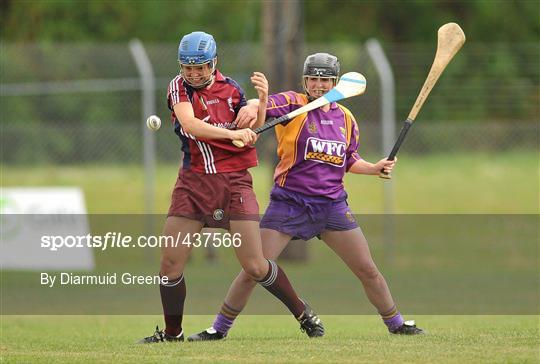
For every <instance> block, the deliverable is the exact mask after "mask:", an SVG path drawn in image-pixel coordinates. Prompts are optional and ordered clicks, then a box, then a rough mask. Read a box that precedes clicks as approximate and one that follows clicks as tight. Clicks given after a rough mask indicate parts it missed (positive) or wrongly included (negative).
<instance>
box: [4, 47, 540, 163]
mask: <svg viewBox="0 0 540 364" xmlns="http://www.w3.org/2000/svg"><path fill="white" fill-rule="evenodd" d="M513 46H514V47H517V48H516V49H518V50H519V52H515V57H518V58H516V59H514V60H511V61H513V62H507V63H504V64H502V65H501V66H499V67H493V68H489V67H486V71H485V72H484V73H482V74H480V75H478V74H476V73H473V72H472V71H469V69H471V68H473V67H472V65H474V66H475V67H476V68H475V69H478V65H484V64H485V65H488V64H491V63H493V62H495V63H497V62H499V59H500V58H501V57H503V56H506V54H507V53H506V52H504V49H503V48H501V47H502V46H497V45H486V44H467V45H466V46H465V47H464V49H463V51H462V52H463V55H462V54H460V55H458V56H457V57H456V59H455V60H454V62H455V64H450V66H449V67H448V70H447V71H446V72H445V74H444V75H443V76H442V78H441V80H440V81H439V84H437V86H436V87H435V89H434V91H433V92H432V95H431V96H430V100H428V102H427V103H426V106H424V109H423V110H422V112H421V114H420V116H419V117H418V122H419V123H421V126H417V127H415V128H414V130H413V131H412V133H413V134H414V136H413V137H410V138H409V139H408V140H407V141H406V144H405V146H404V148H403V152H405V153H407V152H409V153H422V154H425V153H436V152H446V151H472V150H484V151H500V150H507V149H514V148H525V149H535V150H537V149H538V145H539V139H540V138H539V134H540V128H539V121H540V111H539V108H540V107H539V106H538V105H539V104H540V82H539V79H540V67H539V64H540V60H539V58H538V57H539V56H538V54H539V47H538V45H537V44H521V45H513ZM144 47H145V49H146V52H147V54H148V56H149V59H150V61H151V64H152V67H153V70H154V74H155V78H156V90H155V100H156V106H157V109H156V112H157V114H158V115H159V116H161V118H162V120H163V124H164V127H163V128H162V129H161V130H160V131H158V133H157V134H156V148H157V160H158V161H159V162H164V163H169V162H174V163H177V162H178V160H179V158H180V148H179V142H178V139H177V137H176V136H175V135H174V133H173V132H172V129H171V128H168V127H167V126H168V125H169V123H168V121H169V120H170V116H169V115H170V113H169V111H168V110H167V107H166V91H167V86H168V83H169V80H170V79H171V78H173V77H174V75H175V74H176V73H177V67H178V66H177V61H176V59H177V56H176V50H177V45H176V44H169V43H167V44H145V45H144ZM384 49H385V53H386V56H387V58H388V59H389V61H390V64H391V66H392V69H393V73H394V76H395V82H396V115H397V118H398V122H399V121H400V119H402V118H405V117H406V115H407V113H408V111H409V110H408V108H410V106H412V103H413V102H414V99H415V98H416V95H417V93H418V91H419V90H420V87H421V86H422V83H423V81H424V78H425V76H426V75H427V72H428V70H429V65H430V63H431V61H432V59H433V55H434V46H433V45H426V44H407V45H403V44H401V45H384ZM316 51H326V52H331V53H334V54H336V55H338V56H339V57H340V59H341V64H342V71H343V72H346V71H359V72H362V73H363V74H364V75H365V76H366V78H367V79H368V91H367V92H366V94H365V95H363V96H362V97H356V98H354V99H351V100H347V101H346V102H344V105H345V106H347V107H349V108H350V109H351V111H352V112H353V113H354V114H355V116H356V117H357V119H358V121H359V125H360V130H361V147H360V153H361V154H376V155H381V154H382V153H383V150H382V149H383V148H382V142H381V86H380V81H379V77H378V75H377V72H376V69H375V67H374V64H373V61H372V60H371V58H370V56H369V54H368V52H367V51H366V49H365V47H364V46H362V45H360V44H332V45H330V44H307V45H306V46H305V49H304V54H309V53H312V52H316ZM219 56H220V58H219V68H220V69H221V70H222V72H223V73H225V74H226V75H228V76H230V77H232V78H234V79H235V80H237V81H238V82H239V83H240V85H241V86H242V87H243V88H244V89H245V91H246V94H247V96H248V97H255V91H254V90H253V88H252V87H251V86H250V84H249V75H250V74H251V72H252V71H254V70H262V69H263V64H264V57H265V54H264V51H263V49H262V47H261V46H260V45H259V44H252V43H238V44H220V46H219ZM508 65H517V66H519V67H521V69H522V70H524V71H523V72H521V73H520V74H519V75H520V76H504V75H505V72H504V71H505V68H504V67H510V66H508ZM0 66H1V68H0V72H1V89H0V110H1V111H0V123H1V126H0V127H1V133H0V143H1V144H2V155H1V161H2V163H4V164H24V165H29V164H39V163H51V164H84V163H117V162H122V163H140V162H141V161H142V158H143V152H142V149H143V148H142V145H143V141H142V136H143V129H142V128H143V122H142V120H144V119H145V118H146V115H142V112H141V102H142V101H141V89H142V84H141V80H140V79H139V76H138V72H137V67H136V65H135V62H134V60H133V58H132V56H131V54H130V50H129V45H128V44H122V43H117V44H65V43H61V44H59V43H50V44H49V43H47V44H6V43H2V45H1V52H0ZM301 67H302V65H300V64H299V65H298V75H299V83H298V86H300V75H301ZM503 76H504V77H503ZM271 81H272V80H270V82H271ZM465 81H466V82H465ZM276 91H281V90H275V89H272V86H271V92H276ZM396 129H397V130H399V125H398V126H397V128H396ZM272 143H273V137H272V136H271V135H268V136H265V137H264V138H263V139H262V142H261V143H260V146H259V155H260V158H261V159H262V160H265V159H269V160H271V159H272V158H274V155H275V153H274V152H273V151H272V148H273V144H272Z"/></svg>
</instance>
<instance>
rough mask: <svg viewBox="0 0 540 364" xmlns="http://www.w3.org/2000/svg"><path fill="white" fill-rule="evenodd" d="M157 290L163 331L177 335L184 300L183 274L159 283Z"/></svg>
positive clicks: (179, 331)
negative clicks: (161, 309) (160, 305)
mask: <svg viewBox="0 0 540 364" xmlns="http://www.w3.org/2000/svg"><path fill="white" fill-rule="evenodd" d="M159 292H160V293H161V304H162V305H163V316H164V317H165V332H166V333H167V335H172V336H178V335H180V333H181V332H182V316H183V314H184V300H185V299H186V281H185V279H184V275H183V274H182V275H181V276H180V277H178V278H176V279H174V280H172V281H169V282H167V283H164V284H160V285H159Z"/></svg>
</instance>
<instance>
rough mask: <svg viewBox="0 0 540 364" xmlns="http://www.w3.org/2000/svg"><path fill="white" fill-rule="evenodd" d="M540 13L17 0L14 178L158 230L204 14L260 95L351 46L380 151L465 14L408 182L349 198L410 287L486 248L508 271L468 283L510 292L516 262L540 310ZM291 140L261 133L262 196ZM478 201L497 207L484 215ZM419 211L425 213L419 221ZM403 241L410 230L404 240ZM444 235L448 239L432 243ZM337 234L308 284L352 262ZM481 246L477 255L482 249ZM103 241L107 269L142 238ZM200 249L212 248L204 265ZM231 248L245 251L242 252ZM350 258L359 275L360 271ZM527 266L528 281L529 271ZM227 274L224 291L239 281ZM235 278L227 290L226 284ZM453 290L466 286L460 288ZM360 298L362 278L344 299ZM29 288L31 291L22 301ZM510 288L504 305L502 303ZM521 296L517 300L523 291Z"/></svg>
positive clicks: (11, 85)
mask: <svg viewBox="0 0 540 364" xmlns="http://www.w3.org/2000/svg"><path fill="white" fill-rule="evenodd" d="M539 14H540V3H539V2H538V1H528V0H525V1H498V0H494V1H491V0H490V1H481V0H476V1H423V0H421V1H417V0H414V1H412V0H407V1H329V0H328V1H326V0H318V1H294V0H291V1H240V0H236V1H227V2H224V1H114V2H109V1H76V2H75V1H10V0H2V1H1V2H0V26H1V49H0V77H1V84H0V143H1V164H2V167H1V174H0V179H1V186H2V187H24V186H27V187H36V186H77V187H80V188H81V189H82V191H83V192H84V197H85V201H86V207H87V211H88V213H89V214H123V215H124V218H125V216H129V215H128V214H158V215H159V217H158V219H157V221H156V222H155V224H154V226H153V228H152V229H153V230H152V231H159V230H160V228H161V224H162V221H163V215H164V214H165V213H166V211H167V208H168V204H169V201H170V193H171V190H172V187H173V185H174V182H175V179H176V174H177V171H178V166H179V163H180V160H181V151H180V144H179V141H178V138H177V137H176V135H175V134H174V132H173V130H172V128H171V127H170V113H169V111H168V110H167V107H166V92H167V86H168V83H169V81H170V80H171V79H172V78H173V77H174V76H175V75H176V74H177V72H178V64H177V47H178V42H179V40H180V38H181V37H182V35H184V34H186V33H189V32H192V31H195V30H203V31H206V32H208V33H211V34H213V35H214V37H215V39H216V41H217V44H218V55H219V64H218V67H219V68H220V70H221V71H222V72H223V73H224V74H226V75H228V76H230V77H232V78H233V79H235V80H237V81H238V82H239V83H240V84H241V86H242V87H243V88H244V89H245V91H246V94H247V96H248V97H255V95H256V93H255V91H254V89H253V88H252V87H251V85H250V84H249V76H250V74H251V72H253V71H255V70H259V71H264V72H265V73H266V74H267V76H268V78H269V81H270V89H271V92H278V91H282V90H286V89H294V90H298V91H299V90H300V89H301V87H300V81H301V72H302V64H303V61H304V58H305V56H306V55H308V54H310V53H314V52H330V53H333V54H335V55H337V56H338V57H339V58H340V60H341V66H342V72H343V73H344V72H347V71H357V72H361V73H363V74H364V75H365V76H366V78H367V80H368V87H367V92H366V94H365V95H363V96H361V97H355V98H353V99H349V100H347V101H346V102H344V105H346V106H347V107H349V108H350V109H351V111H352V112H353V113H354V115H355V116H356V118H357V120H358V122H359V126H360V132H361V135H360V143H361V144H360V149H359V152H360V154H361V155H362V156H364V157H365V158H366V159H368V160H370V161H376V160H378V159H380V158H382V157H383V156H385V155H386V154H387V153H388V152H389V150H390V146H391V144H390V145H389V144H388V141H386V142H385V141H384V134H385V133H384V132H383V123H384V122H386V123H387V125H391V126H393V130H391V131H390V133H391V134H392V135H391V141H392V142H393V139H394V136H395V135H396V134H397V132H398V131H399V129H400V127H401V122H402V121H403V120H404V119H405V118H406V117H407V115H408V113H409V110H410V108H411V106H412V105H413V103H414V101H415V99H416V97H417V94H418V92H419V90H420V88H421V86H422V84H423V82H424V80H425V77H426V75H427V73H428V71H429V68H430V66H431V62H432V60H433V57H434V55H435V50H436V44H437V29H438V28H439V27H440V26H441V25H443V24H445V23H447V22H457V23H458V24H460V26H461V27H462V28H463V30H464V32H465V34H466V36H467V42H466V43H465V45H464V47H463V48H462V50H461V51H460V52H459V53H458V54H457V55H456V57H455V58H454V60H453V61H452V62H451V63H450V65H449V66H448V67H447V69H446V71H445V72H444V73H443V75H442V77H441V78H440V80H439V81H438V83H437V85H436V86H435V88H434V90H433V91H432V93H431V95H430V96H429V99H428V100H427V102H426V104H425V105H424V107H423V109H422V110H421V112H420V114H419V116H418V117H417V121H416V123H415V125H414V127H413V129H412V130H411V132H410V133H409V135H408V138H407V140H406V141H405V143H404V145H403V147H402V149H401V151H400V160H399V164H398V165H397V167H396V170H395V172H394V173H393V176H394V178H393V180H392V181H383V180H379V179H378V178H375V177H366V176H347V179H346V187H347V190H348V192H349V196H350V197H349V202H350V205H351V208H352V210H353V211H354V212H355V213H356V214H358V216H359V217H358V219H359V221H360V222H361V225H362V221H364V222H366V223H367V226H364V229H365V231H366V234H367V237H368V240H370V241H371V246H372V250H373V253H374V255H375V256H376V259H377V260H378V261H380V265H381V267H382V269H383V271H386V272H388V275H389V276H390V277H392V276H394V277H395V278H394V279H396V280H397V279H399V278H398V277H401V279H400V282H401V281H403V282H401V283H400V284H399V287H400V288H398V289H401V291H402V292H407V290H408V288H407V287H409V288H410V286H407V284H412V283H414V284H418V285H422V282H420V281H418V280H412V279H411V280H409V278H410V277H411V274H416V273H418V272H419V271H420V272H425V271H426V270H427V269H433V267H434V266H444V267H446V268H447V269H446V270H444V271H443V272H441V277H439V278H440V279H441V280H442V281H444V282H445V283H447V285H446V287H449V285H451V282H453V283H455V282H456V280H455V279H454V278H455V277H453V278H452V276H451V274H450V273H449V272H453V273H457V272H460V274H461V275H460V277H462V278H463V282H464V281H466V280H467V279H469V278H470V272H471V271H468V270H467V269H465V268H464V267H465V266H464V265H459V264H458V262H462V263H463V262H465V261H466V262H468V263H467V264H469V265H466V267H475V269H476V268H478V266H475V264H477V263H478V262H479V260H477V259H476V258H474V257H479V256H482V259H486V261H485V266H486V267H491V268H492V269H493V271H491V270H489V269H488V270H487V272H490V274H491V273H493V275H489V274H487V273H486V272H485V271H482V274H486V276H489V278H487V279H488V280H489V281H490V282H491V283H493V285H490V284H485V283H483V284H478V285H476V284H473V285H471V286H470V287H469V286H468V287H467V288H466V289H465V291H467V289H470V290H469V291H467V292H470V293H471V294H473V293H474V292H476V290H477V289H478V286H481V287H484V288H486V289H487V290H489V289H491V288H492V289H493V290H492V291H489V292H488V293H489V294H487V296H486V297H485V299H486V300H487V302H488V303H493V302H495V301H496V299H495V297H500V295H499V294H498V293H500V290H501V289H502V290H503V291H504V287H503V288H501V286H500V285H499V286H496V285H495V282H498V283H499V284H500V283H501V282H503V283H504V282H505V281H504V280H501V279H500V274H502V275H505V273H504V272H506V271H505V269H508V270H509V271H511V272H513V273H515V274H516V276H515V277H514V278H515V280H514V278H512V279H509V280H508V281H507V286H505V287H507V288H508V289H509V290H510V289H511V287H513V289H518V290H520V293H521V294H522V295H519V297H521V301H520V302H522V303H523V302H524V305H523V306H520V307H519V308H515V311H517V312H531V311H530V308H531V307H533V311H534V312H537V311H538V295H537V293H538V283H539V282H538V257H539V256H538V236H539V231H538V212H539V209H540V207H539V205H540V198H539V188H540V187H539V178H540V168H539V167H540V166H539V148H538V147H539V143H540V16H539ZM153 113H155V114H157V115H159V116H160V117H161V119H162V121H163V126H162V128H161V129H160V130H159V131H158V132H156V133H153V134H152V133H149V132H148V131H147V130H146V128H145V127H144V121H145V120H146V118H147V116H149V114H153ZM383 121H384V122H383ZM387 133H388V132H387ZM273 138H274V137H273V135H272V133H271V132H270V133H267V134H265V135H264V136H263V137H262V138H261V140H260V141H259V143H258V145H257V149H258V152H259V159H260V163H261V166H259V167H257V168H254V169H252V174H253V175H254V185H255V189H256V192H257V196H258V198H259V202H260V205H261V211H264V208H265V207H266V205H267V203H268V193H269V190H270V188H271V185H272V172H273V167H274V164H275V162H276V160H275V143H274V140H273ZM387 139H388V134H387ZM378 214H386V215H391V214H396V216H398V219H399V216H403V214H408V215H411V216H414V217H413V218H412V220H411V221H408V220H407V221H408V222H407V223H405V222H403V220H402V224H403V226H407V227H406V228H405V227H404V228H405V231H403V230H400V229H399V228H398V227H396V228H395V232H394V233H393V234H391V235H390V236H387V234H386V232H387V230H386V229H383V228H381V226H382V225H381V222H380V221H379V220H380V219H383V218H384V217H382V218H381V217H379V218H377V217H376V216H377V215H378ZM423 214H431V215H434V216H436V215H449V214H455V215H456V216H458V218H457V219H458V220H455V221H454V220H453V221H454V222H453V223H451V224H448V220H446V219H445V218H444V217H443V218H441V219H440V220H437V221H436V222H433V221H431V222H427V221H429V220H422V218H421V217H422V215H423ZM470 214H475V215H477V216H481V217H480V218H479V219H480V220H474V218H470V217H469V215H470ZM494 214H496V215H505V216H506V215H512V216H513V217H512V218H509V219H505V218H503V219H502V220H503V221H506V224H502V223H499V222H500V220H499V219H500V216H499V217H497V216H495V217H494ZM368 215H369V216H375V218H373V217H366V216H368ZM381 216H384V215H381ZM516 216H517V217H516ZM520 216H522V217H523V220H520V218H519V217H520ZM124 218H120V219H124ZM435 219H437V218H436V217H435ZM460 219H461V220H460ZM471 219H472V220H471ZM482 219H485V220H482ZM493 219H495V220H493ZM516 219H517V220H516ZM113 220H114V219H113ZM122 221H124V220H122ZM422 221H423V222H422ZM471 221H475V224H474V225H475V226H485V227H486V228H489V229H490V230H489V233H486V231H485V230H482V229H472V228H471V229H469V230H467V231H466V232H465V233H464V232H463V231H460V226H463V224H462V223H465V222H467V224H470V223H471ZM109 223H110V221H109ZM118 223H119V224H124V223H120V222H118ZM368 223H369V224H368ZM409 224H411V225H412V226H415V224H416V225H418V226H419V227H418V229H411V228H410V227H409ZM426 224H428V225H429V226H426ZM445 224H447V226H445ZM112 225H113V226H114V224H112ZM396 226H399V221H398V222H397V225H396ZM435 226H438V227H440V229H441V230H438V231H437V229H434V230H435V232H433V234H425V231H426V228H429V227H431V228H433V227H435ZM467 226H469V225H467ZM469 227H470V226H469ZM91 228H92V229H93V230H94V229H97V231H100V228H99V227H95V226H91ZM496 228H499V229H502V230H501V231H499V230H497V229H496ZM409 229H410V230H409ZM493 229H495V230H493ZM428 230H429V229H428ZM103 231H105V230H103ZM495 231H497V232H500V234H495V233H494V232H495ZM467 232H468V233H467ZM405 233H406V234H405ZM453 233H455V234H457V235H453ZM403 234H405V235H403ZM437 236H438V237H439V238H440V239H439V240H437ZM441 236H444V238H442V237H441ZM400 239H401V240H407V241H409V240H410V241H409V242H408V243H407V244H403V245H400V244H399V241H400ZM426 239H428V241H426ZM457 242H459V244H456V243H457ZM494 242H495V243H494ZM447 243H448V244H447ZM415 244H416V245H415ZM426 244H431V245H429V248H426V247H427V245H426ZM319 246H320V244H316V245H315V244H313V245H312V247H311V248H310V255H309V256H310V259H309V262H306V263H304V265H308V266H309V267H310V268H309V269H307V268H305V269H304V268H302V267H301V268H300V270H296V268H295V267H293V266H291V268H290V269H291V271H292V272H293V273H292V274H293V275H294V274H297V275H298V277H299V278H298V280H299V282H300V283H299V285H300V287H302V288H304V289H306V290H309V289H310V288H313V289H318V288H317V287H312V286H311V285H310V283H309V282H310V281H309V277H308V272H317V271H318V270H319V268H320V267H321V266H323V265H324V264H330V263H328V262H335V263H336V264H339V262H337V261H336V258H328V255H329V254H330V255H331V253H328V249H326V250H321V249H319ZM449 246H450V247H454V249H449V248H448V247H449ZM489 249H495V250H491V252H492V253H493V254H491V255H487V256H486V255H482V253H483V252H485V251H486V250H489ZM497 249H498V250H497ZM443 253H444V254H443ZM473 253H475V254H477V255H473V256H470V254H473ZM96 254H97V255H96V264H97V265H96V267H97V268H96V269H98V270H107V269H110V268H111V267H118V259H120V258H119V257H125V254H126V252H125V251H122V253H121V254H120V253H118V254H114V253H108V254H99V253H98V252H96ZM199 254H201V255H202V252H195V258H194V261H195V263H193V264H194V265H195V268H194V269H197V268H196V262H197V261H198V260H197V259H198V255H199ZM219 254H221V255H222V256H223V255H224V256H226V257H230V256H232V255H231V253H230V252H228V251H227V252H224V253H221V251H220V253H219ZM128 256H130V257H131V258H133V259H132V262H136V263H137V264H139V266H143V267H145V268H141V269H144V270H146V271H150V272H152V271H154V270H155V269H156V267H157V264H158V258H157V257H158V253H157V252H156V251H148V250H146V251H143V252H136V253H133V252H132V253H129V254H128ZM466 256H468V257H469V258H470V259H464V257H466ZM304 257H305V255H304ZM422 257H423V258H425V259H422ZM491 258H493V260H489V259H491ZM510 258H511V259H510ZM329 259H334V260H329ZM445 259H446V260H445ZM481 261H482V262H483V260H481ZM228 262H229V260H228V259H225V258H223V261H222V262H221V263H216V264H225V265H226V266H227V267H229V266H228V265H227V264H229V263H228ZM140 263H143V264H142V265H140ZM235 264H236V263H234V262H233V263H231V266H230V268H227V269H229V270H230V274H231V276H228V275H225V280H230V278H232V276H233V273H234V272H235V271H236V269H237V265H235ZM463 264H465V263H463ZM202 267H203V266H202V265H201V272H203V271H204V270H203V268H202ZM411 267H412V268H411ZM517 267H519V269H518V268H517ZM302 269H304V270H302ZM339 269H340V270H338V271H336V272H335V273H334V274H336V275H335V276H334V275H331V276H329V277H328V284H329V285H334V284H335V282H337V281H340V282H348V283H343V284H344V285H345V286H344V288H343V292H349V291H350V290H358V291H359V289H358V287H357V286H358V283H357V282H356V281H355V280H354V278H353V277H352V275H351V274H349V273H348V272H347V271H346V270H345V268H344V266H341V268H339ZM486 269H487V268H486ZM302 272H304V273H302ZM497 272H498V274H499V275H497V274H496V273H497ZM339 274H343V276H344V277H347V278H343V279H345V281H343V280H342V278H340V277H341V276H338V275H339ZM202 277H203V279H204V277H205V276H204V273H202ZM302 277H305V279H302ZM442 277H446V278H442ZM505 277H507V278H508V277H509V276H508V275H505ZM512 277H513V276H512ZM214 278H215V276H207V279H208V282H207V284H209V286H207V287H217V286H218V285H217V284H216V283H211V282H213V281H212V279H214ZM27 279H28V281H29V282H30V281H31V280H32V279H33V278H32V276H30V275H29V276H28V278H27ZM413 281H414V282H413ZM458 281H459V282H462V281H460V280H458ZM515 281H519V282H521V284H522V285H521V286H516V285H515ZM424 283H425V285H426V286H423V287H420V286H419V287H415V289H416V290H417V291H422V292H428V291H429V289H426V287H428V286H429V287H432V286H433V285H435V284H436V283H435V281H431V282H424ZM346 284H350V287H349V288H347V287H348V286H346ZM397 285H398V284H396V286H397ZM430 285H432V286H430ZM221 286H223V290H224V289H225V288H226V282H225V281H224V282H223V284H221V285H220V287H221ZM503 286H504V284H503ZM354 287H356V288H354ZM516 287H517V288H516ZM531 287H532V288H531ZM534 287H536V288H534ZM458 288H459V289H461V290H463V289H464V288H463V287H462V286H461V287H456V290H458ZM223 290H213V291H212V292H215V294H216V297H217V296H219V297H221V295H222V294H223V293H224V292H223ZM456 292H458V291H456ZM459 292H461V291H459ZM206 293H208V292H206ZM86 294H90V293H86ZM93 294H95V292H94V293H93ZM403 296H405V295H403ZM450 296H452V297H455V298H458V297H459V299H460V301H463V300H462V299H461V297H460V296H459V295H450ZM148 297H149V299H150V298H151V299H152V302H153V301H155V300H153V298H155V297H153V296H151V295H148ZM489 297H491V298H493V299H489ZM348 298H350V297H348V296H347V294H345V296H344V297H342V300H347V299H348ZM440 298H441V302H447V299H448V291H446V292H441V294H440ZM219 299H220V298H216V301H215V302H216V303H217V302H219ZM357 299H362V298H359V297H354V300H357ZM411 299H412V300H411V302H410V304H411V305H412V307H417V308H418V310H421V309H424V308H425V307H424V306H422V305H419V306H414V304H415V303H419V302H420V301H423V302H427V301H426V300H428V301H429V299H425V300H420V299H418V300H417V301H415V299H416V298H414V297H412V298H411ZM354 300H353V301H351V302H356V301H354ZM445 300H446V301H445ZM26 301H28V300H26ZM473 301H474V300H473ZM516 301H518V300H516ZM516 301H513V302H516ZM149 302H150V301H149ZM256 302H259V301H256ZM260 302H263V300H262V299H261V301H260ZM465 302H466V300H465ZM474 302H477V301H474ZM477 303H478V302H477ZM18 304H20V302H19V301H14V302H12V306H7V307H16V306H17V305H18ZM505 304H506V302H500V307H499V306H498V307H499V308H500V309H501V310H502V309H503V307H504V305H505ZM149 305H150V303H149ZM478 306H481V305H480V304H478ZM257 307H259V305H257ZM328 307H329V308H331V307H332V304H331V303H329V306H328ZM351 307H352V306H351ZM366 307H369V305H368V304H366ZM475 307H476V306H475ZM467 309H469V310H471V308H470V307H469V308H467ZM351 310H352V309H351ZM508 310H509V312H510V313H512V312H514V311H512V310H513V308H512V307H510V308H508ZM520 310H521V311H520ZM535 310H536V311H535ZM345 311H346V310H345ZM368 312H369V311H368ZM493 312H495V313H497V312H501V311H497V310H494V311H493ZM505 312H506V311H505ZM205 313H206V312H205Z"/></svg>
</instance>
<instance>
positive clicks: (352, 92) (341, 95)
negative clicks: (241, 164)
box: [233, 72, 367, 148]
mask: <svg viewBox="0 0 540 364" xmlns="http://www.w3.org/2000/svg"><path fill="white" fill-rule="evenodd" d="M366 85H367V82H366V78H365V77H364V76H363V75H362V74H360V73H358V72H347V73H345V74H344V75H343V76H341V77H340V79H339V82H338V84H337V85H336V87H334V88H333V89H331V90H330V91H328V92H327V93H326V94H325V95H323V96H321V97H319V98H318V99H316V100H313V101H312V102H310V103H309V104H307V105H304V106H302V107H301V108H299V109H296V110H294V111H293V112H290V113H288V114H286V115H283V116H280V117H279V118H277V119H273V120H271V121H269V122H267V123H265V124H264V125H263V126H261V127H260V128H257V129H255V130H253V131H254V132H255V133H257V134H260V133H262V132H263V131H266V130H268V129H271V128H273V127H274V126H276V125H278V124H282V123H285V122H287V121H289V120H292V119H293V118H295V117H296V116H298V115H300V114H304V113H306V112H308V111H311V110H315V109H317V108H319V107H321V106H324V105H326V104H329V103H331V102H335V101H339V100H343V99H346V98H349V97H352V96H357V95H361V94H363V93H364V92H365V91H366ZM233 144H234V145H235V146H237V147H238V148H242V147H244V143H243V142H242V141H241V140H233Z"/></svg>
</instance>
